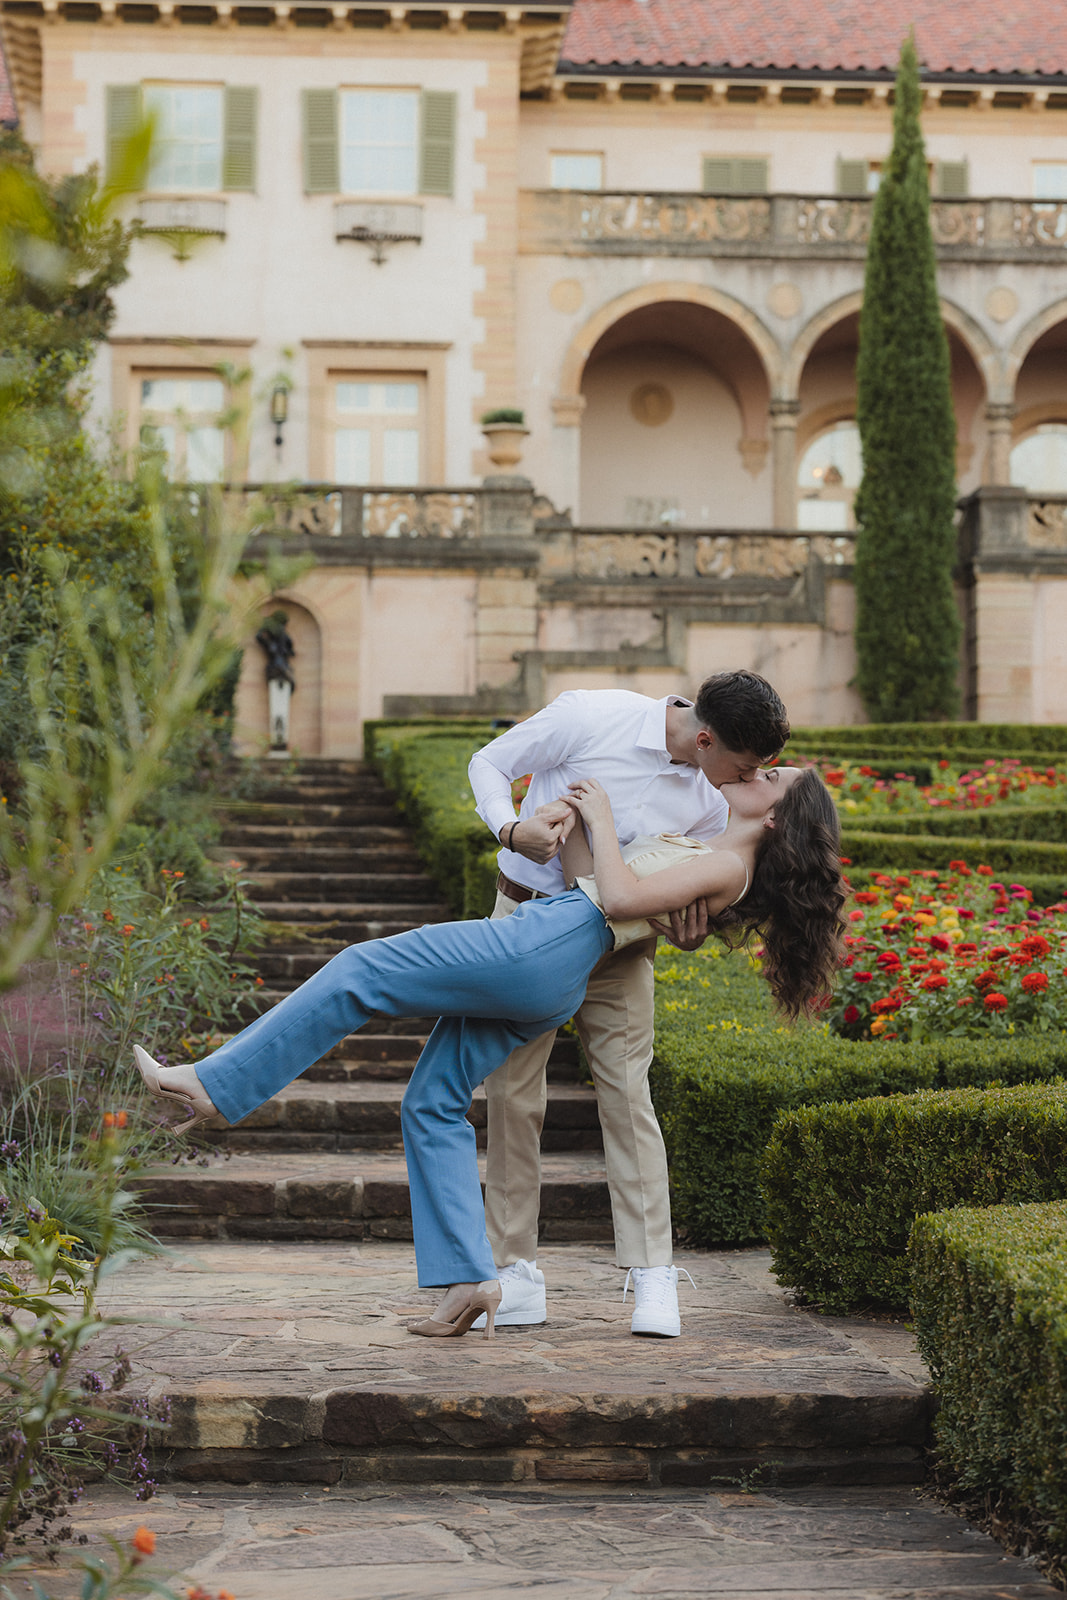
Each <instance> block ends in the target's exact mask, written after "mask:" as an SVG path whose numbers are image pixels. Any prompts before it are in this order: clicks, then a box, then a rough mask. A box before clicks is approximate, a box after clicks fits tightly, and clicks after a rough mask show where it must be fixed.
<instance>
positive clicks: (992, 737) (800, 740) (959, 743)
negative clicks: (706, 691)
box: [787, 722, 1067, 766]
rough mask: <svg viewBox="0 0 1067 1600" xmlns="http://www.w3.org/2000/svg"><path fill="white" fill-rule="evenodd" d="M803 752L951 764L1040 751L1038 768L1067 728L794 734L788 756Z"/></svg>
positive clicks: (901, 728) (877, 727)
mask: <svg viewBox="0 0 1067 1600" xmlns="http://www.w3.org/2000/svg"><path fill="white" fill-rule="evenodd" d="M794 746H803V747H805V748H809V747H810V748H813V749H818V750H821V751H822V752H823V753H824V754H826V755H837V756H844V755H849V754H859V755H863V754H865V753H866V752H868V751H872V752H873V751H875V750H883V749H885V750H903V749H908V750H912V751H915V752H916V753H918V752H919V751H923V752H925V753H926V754H928V755H931V756H933V757H935V758H936V759H944V758H945V757H946V756H948V754H949V753H950V752H952V755H953V759H954V760H959V759H960V752H961V751H965V752H966V754H965V756H964V758H963V759H965V760H968V759H970V758H971V756H972V755H973V756H979V755H980V758H981V759H982V760H985V758H986V757H987V756H1015V757H1018V756H1019V753H1020V751H1021V750H1026V751H1028V752H1032V751H1040V752H1042V755H1043V757H1044V759H1043V760H1042V762H1041V765H1042V766H1047V765H1048V764H1049V759H1050V757H1051V756H1053V755H1059V754H1060V753H1061V752H1063V751H1067V726H1064V725H1063V724H1062V723H1055V722H880V723H873V724H872V723H852V724H849V725H848V726H847V727H835V728H794V729H793V734H792V738H791V740H790V742H789V745H788V746H787V750H792V749H793V747H794Z"/></svg>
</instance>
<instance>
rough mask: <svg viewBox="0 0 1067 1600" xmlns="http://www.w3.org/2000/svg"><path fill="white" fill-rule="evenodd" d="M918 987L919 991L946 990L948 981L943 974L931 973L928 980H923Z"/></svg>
mask: <svg viewBox="0 0 1067 1600" xmlns="http://www.w3.org/2000/svg"><path fill="white" fill-rule="evenodd" d="M919 987H920V989H947V988H948V979H947V978H946V977H945V974H944V973H943V972H931V974H930V976H929V977H928V978H924V979H923V981H922V983H921V984H920V985H919Z"/></svg>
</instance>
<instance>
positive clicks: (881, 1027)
mask: <svg viewBox="0 0 1067 1600" xmlns="http://www.w3.org/2000/svg"><path fill="white" fill-rule="evenodd" d="M888 1026H889V1019H888V1017H875V1019H874V1021H873V1022H872V1023H871V1034H872V1037H873V1036H875V1035H877V1034H879V1033H882V1032H884V1031H885V1029H886V1028H888Z"/></svg>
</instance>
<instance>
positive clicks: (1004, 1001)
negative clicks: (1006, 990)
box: [985, 990, 1008, 1011]
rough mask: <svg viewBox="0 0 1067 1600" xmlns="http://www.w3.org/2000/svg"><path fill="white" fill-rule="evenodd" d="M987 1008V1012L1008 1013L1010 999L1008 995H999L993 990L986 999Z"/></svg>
mask: <svg viewBox="0 0 1067 1600" xmlns="http://www.w3.org/2000/svg"><path fill="white" fill-rule="evenodd" d="M985 1008H986V1010H987V1011H1007V1009H1008V997H1007V995H1006V994H997V992H996V990H992V991H991V992H990V993H989V994H987V995H986V997H985Z"/></svg>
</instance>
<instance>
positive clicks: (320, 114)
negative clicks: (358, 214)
mask: <svg viewBox="0 0 1067 1600" xmlns="http://www.w3.org/2000/svg"><path fill="white" fill-rule="evenodd" d="M301 103H302V109H303V122H304V189H305V192H306V193H307V194H353V195H359V194H368V195H408V194H426V195H451V194H452V192H453V189H454V186H455V164H456V162H455V145H456V95H455V93H454V92H453V91H451V90H438V89H423V90H417V89H305V90H304V91H303V97H302V102H301Z"/></svg>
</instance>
